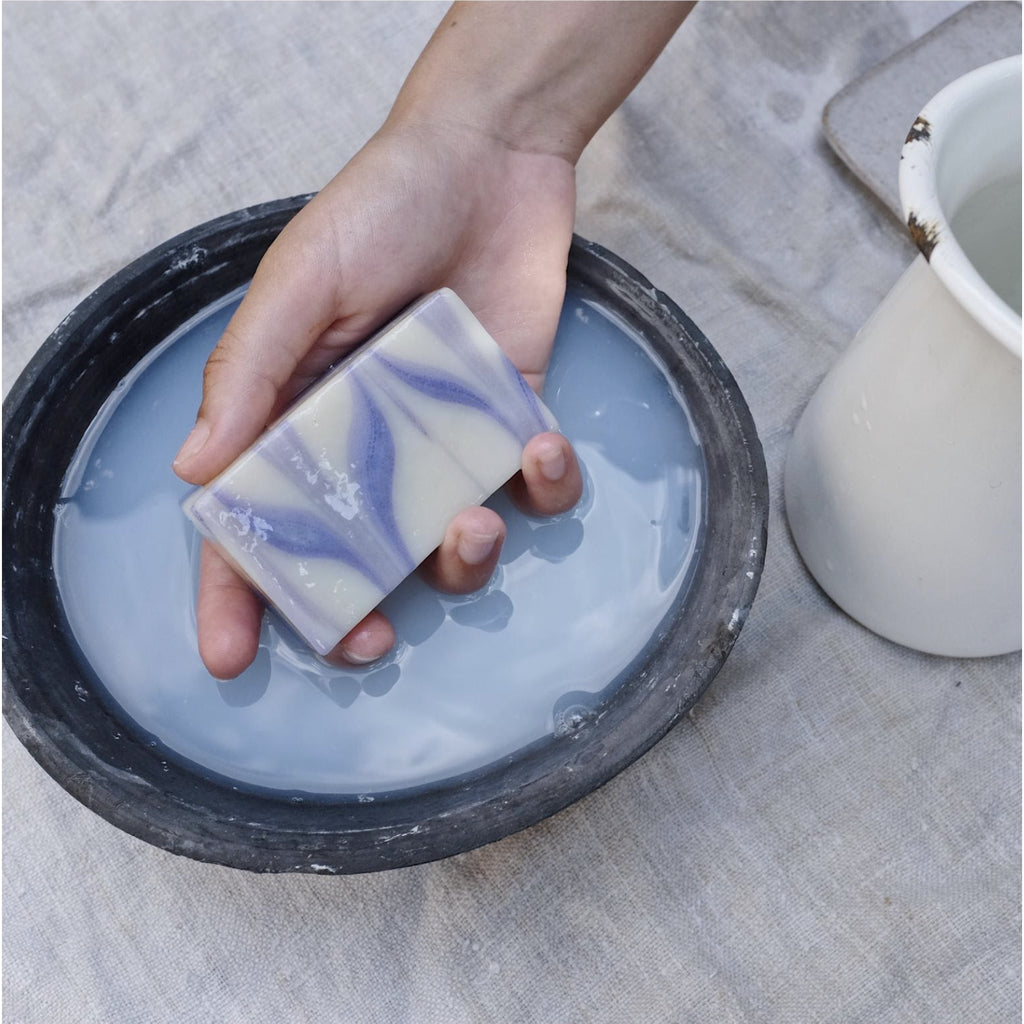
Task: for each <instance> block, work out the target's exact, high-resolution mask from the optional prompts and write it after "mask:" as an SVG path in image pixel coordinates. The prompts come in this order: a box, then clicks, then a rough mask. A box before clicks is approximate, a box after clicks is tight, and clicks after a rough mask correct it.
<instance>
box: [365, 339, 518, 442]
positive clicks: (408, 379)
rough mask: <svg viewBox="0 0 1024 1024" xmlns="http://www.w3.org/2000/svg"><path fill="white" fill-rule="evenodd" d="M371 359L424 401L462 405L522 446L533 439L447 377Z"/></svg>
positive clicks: (410, 365)
mask: <svg viewBox="0 0 1024 1024" xmlns="http://www.w3.org/2000/svg"><path fill="white" fill-rule="evenodd" d="M372 358H374V359H375V360H376V361H377V362H379V363H380V364H381V365H382V366H384V367H386V368H387V370H388V371H389V372H390V373H393V374H394V375H395V376H396V377H397V378H398V379H399V380H400V381H401V382H402V383H403V384H407V385H408V386H409V387H411V388H412V389H413V390H414V391H419V392H420V394H423V395H426V396H427V397H428V398H433V399H436V400H437V401H440V402H451V403H453V404H454V405H465V406H468V407H469V408H470V409H475V410H476V411H477V412H482V413H485V414H486V415H487V416H490V418H491V419H492V420H494V422H495V423H497V424H499V425H500V426H502V427H503V428H504V429H505V430H507V431H508V432H509V433H510V434H511V435H512V436H513V437H514V438H515V439H516V440H517V441H519V442H520V443H522V444H526V442H527V441H529V439H530V437H532V436H533V435H532V434H531V435H529V436H528V437H526V438H524V437H523V436H522V431H521V430H519V429H517V428H516V427H515V426H514V425H513V424H512V423H510V422H509V421H508V419H507V418H506V417H505V416H503V415H502V414H501V413H500V412H499V411H498V410H497V409H495V408H494V406H493V405H492V404H491V403H490V402H488V401H487V399H486V398H484V397H483V395H481V394H480V393H479V392H478V391H475V390H474V389H473V388H472V387H470V386H469V385H468V384H466V383H465V382H463V381H461V380H459V379H458V378H457V377H455V376H453V375H452V374H450V373H445V372H444V371H442V370H435V369H433V368H431V367H429V366H422V365H420V364H418V363H414V362H412V361H410V360H407V359H398V358H396V357H394V356H382V355H380V354H379V353H374V354H373V357H372Z"/></svg>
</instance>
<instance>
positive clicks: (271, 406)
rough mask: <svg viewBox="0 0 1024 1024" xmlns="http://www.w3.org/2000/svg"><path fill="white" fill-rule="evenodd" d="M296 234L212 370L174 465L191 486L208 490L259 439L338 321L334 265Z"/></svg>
mask: <svg viewBox="0 0 1024 1024" xmlns="http://www.w3.org/2000/svg"><path fill="white" fill-rule="evenodd" d="M299 216H300V217H301V214H300V215H299ZM292 224H293V225H294V224H296V221H292ZM289 228H291V225H289V227H288V228H285V230H284V232H282V234H281V235H280V237H279V238H278V239H277V241H275V242H274V244H273V245H272V246H271V247H270V249H268V250H267V253H266V255H265V256H264V257H263V260H262V261H261V262H260V265H259V267H258V268H257V270H256V274H255V276H254V277H253V281H252V284H251V286H250V287H249V291H248V292H247V293H246V296H245V298H244V299H243V300H242V303H241V305H240V306H239V307H238V309H237V310H236V312H235V315H234V316H233V317H232V318H231V321H230V322H229V323H228V325H227V327H226V328H225V330H224V333H223V335H221V338H220V340H219V341H218V343H217V347H216V348H215V349H214V350H213V352H212V353H211V355H210V358H209V360H208V361H207V363H206V368H205V370H204V371H203V400H202V404H201V405H200V407H199V413H198V415H197V417H196V423H195V426H194V427H193V429H192V431H191V433H190V434H189V436H188V437H187V438H186V439H185V442H184V444H183V445H182V446H181V450H180V451H179V452H178V454H177V456H176V458H175V460H174V463H173V469H174V472H175V473H177V474H178V476H179V477H181V478H182V479H183V480H185V481H187V482H188V483H193V484H205V483H208V482H209V481H210V480H211V479H212V478H213V477H214V476H216V475H217V474H218V473H219V472H221V470H223V469H225V468H226V467H227V466H229V465H230V464H231V463H232V462H233V461H234V459H236V458H237V457H238V456H239V455H240V454H241V453H242V452H243V451H244V450H245V449H246V448H247V447H248V446H249V445H250V444H252V442H253V441H255V440H256V438H257V437H259V435H260V434H261V433H262V431H263V430H264V428H265V427H266V426H267V423H268V421H269V419H270V418H271V416H272V415H273V413H274V412H275V410H276V406H277V405H278V401H279V397H280V395H281V392H282V390H283V389H284V388H285V385H286V384H287V382H288V381H289V379H290V378H291V377H292V375H293V373H294V372H295V369H296V367H297V366H298V365H299V362H300V361H301V360H302V359H303V357H304V356H305V355H306V353H307V352H308V351H309V350H310V349H311V348H312V347H313V345H314V344H315V343H316V341H317V339H318V338H319V337H320V336H321V335H322V334H323V333H324V332H325V331H326V330H327V328H328V327H329V326H330V325H331V323H332V322H333V321H334V319H335V312H336V309H337V305H336V296H337V290H336V287H335V285H336V277H335V275H334V274H333V273H332V272H331V270H330V267H331V266H332V265H333V261H331V260H329V259H327V258H325V257H324V256H323V255H322V251H321V250H319V249H318V247H316V246H313V245H307V244H305V242H304V239H303V233H302V231H301V230H291V231H290V230H289Z"/></svg>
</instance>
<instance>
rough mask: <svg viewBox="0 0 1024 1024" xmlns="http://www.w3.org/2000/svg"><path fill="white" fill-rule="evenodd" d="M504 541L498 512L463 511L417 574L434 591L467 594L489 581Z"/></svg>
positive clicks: (473, 509)
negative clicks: (433, 588)
mask: <svg viewBox="0 0 1024 1024" xmlns="http://www.w3.org/2000/svg"><path fill="white" fill-rule="evenodd" d="M504 540H505V524H504V523H503V522H502V520H501V516H499V515H498V513H497V512H493V511H492V510H491V509H489V508H482V507H480V506H473V507H472V508H467V509H463V511H462V512H460V513H459V514H458V515H457V516H456V517H455V518H454V519H453V520H452V522H451V525H449V527H448V530H447V532H446V533H445V537H444V540H443V541H442V542H441V546H440V547H439V548H438V549H437V550H436V551H435V552H434V553H433V554H432V555H430V557H429V558H428V559H427V560H426V561H425V562H424V563H423V565H422V566H421V568H420V574H421V575H422V576H423V577H424V578H425V579H426V580H427V582H428V583H430V585H431V586H433V587H435V588H436V589H437V590H441V591H443V592H445V593H448V594H470V593H472V592H473V591H474V590H479V589H480V588H481V587H482V586H484V585H485V584H486V583H487V581H488V580H489V579H490V578H491V575H492V574H493V573H494V567H495V566H496V565H497V564H498V556H499V555H500V554H501V545H502V543H503V541H504Z"/></svg>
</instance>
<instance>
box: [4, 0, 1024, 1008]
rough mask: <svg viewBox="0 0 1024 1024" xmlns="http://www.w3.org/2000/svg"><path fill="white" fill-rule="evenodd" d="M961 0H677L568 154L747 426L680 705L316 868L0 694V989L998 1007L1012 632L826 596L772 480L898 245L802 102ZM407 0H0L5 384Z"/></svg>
mask: <svg viewBox="0 0 1024 1024" xmlns="http://www.w3.org/2000/svg"><path fill="white" fill-rule="evenodd" d="M958 7H959V5H957V4H953V5H947V4H937V3H866V4H860V3H849V4H847V3H842V4H823V5H819V4H759V3H753V4H717V3H716V4H707V5H704V6H702V7H700V8H698V10H697V11H696V13H695V14H694V15H693V16H692V17H691V19H690V20H689V21H688V22H687V24H686V25H685V26H684V27H683V29H682V30H681V31H680V32H679V33H678V34H677V35H676V37H675V38H674V40H673V41H672V43H671V44H670V45H669V47H668V49H667V50H666V51H665V53H664V54H663V55H662V57H661V58H660V60H659V61H658V62H657V64H656V65H655V67H654V68H653V70H652V71H651V72H650V74H649V75H648V76H647V77H646V79H645V80H644V81H643V82H642V83H641V84H640V86H639V87H638V88H637V90H636V91H635V93H634V94H633V96H631V97H630V99H629V100H628V101H627V102H626V103H625V105H624V106H623V107H622V109H620V110H619V111H618V112H617V113H616V114H615V115H614V116H613V117H612V118H611V120H610V121H609V123H608V124H607V125H606V126H605V127H604V128H603V129H602V131H601V132H600V134H599V135H598V137H597V138H596V139H595V141H594V142H593V144H592V146H591V147H590V149H589V150H588V151H587V152H586V153H585V154H584V157H583V159H582V161H581V164H580V168H579V213H578V225H577V226H578V230H579V232H580V233H581V234H582V235H584V236H585V237H588V238H591V239H594V240H595V241H598V242H600V243H602V244H603V245H605V246H607V247H608V248H610V249H612V250H613V251H615V252H617V253H619V254H620V255H621V256H623V257H624V258H625V259H627V260H628V261H630V262H631V263H633V264H634V265H635V266H636V267H638V268H639V269H640V270H641V271H642V272H643V273H644V274H646V275H647V276H648V277H649V278H650V279H651V280H652V281H653V282H654V284H656V285H657V286H658V287H659V288H661V289H663V290H664V291H666V292H668V293H669V294H670V295H671V296H672V297H673V298H674V299H676V301H677V302H679V304H680V305H681V306H682V307H683V308H684V309H685V310H686V311H687V312H688V313H689V314H690V315H691V316H692V317H693V319H694V320H695V321H696V322H697V324H698V325H700V327H701V328H702V329H703V330H704V331H705V333H706V334H707V335H708V337H709V338H710V339H711V341H712V343H713V344H714V345H715V346H716V348H717V349H718V351H719V352H720V353H721V354H722V356H723V357H724V359H725V360H726V362H727V363H728V365H729V366H730V368H731V369H732V371H733V373H734V374H735V376H736V378H737V379H738V381H739V384H740V386H741V388H742V389H743V391H744V393H745V395H746V397H747V399H748V402H749V404H750V406H751V409H752V412H753V415H754V418H755V420H756V422H757V425H758V428H759V431H760V434H761V437H762V439H763V442H764V447H765V455H766V458H767V464H768V471H769V477H770V481H771V486H772V495H773V508H772V513H771V522H770V543H769V548H768V557H767V565H766V568H765V573H764V578H763V582H762V584H761V590H760V593H759V595H758V598H757V601H756V603H755V605H754V608H753V611H752V613H751V615H750V618H749V621H748V622H747V624H746V626H745V628H744V630H743V633H742V636H741V637H740V640H739V642H738V644H737V646H736V648H735V650H734V651H733V653H732V655H731V657H730V658H729V660H728V662H727V663H726V665H725V668H724V669H723V671H722V672H721V674H720V675H719V677H718V679H717V680H716V682H715V683H714V685H713V686H712V688H711V690H710V691H709V692H708V693H707V694H706V696H705V698H704V699H703V700H702V701H701V703H700V704H699V705H698V706H697V708H696V709H695V710H694V711H693V712H692V713H691V714H690V715H689V716H688V718H687V719H686V720H684V721H683V722H682V723H681V724H680V726H679V727H678V728H676V729H675V730H674V731H673V732H672V733H671V734H670V735H669V736H668V737H667V738H666V739H665V740H663V741H662V742H661V743H660V744H658V745H657V746H656V747H655V748H654V749H653V751H651V753H649V754H648V755H647V756H645V757H643V758H642V759H641V760H640V761H639V762H637V763H636V764H635V765H633V766H632V767H631V768H630V769H628V770H627V771H625V772H624V773H622V774H621V775H620V776H618V777H617V778H615V779H614V780H613V781H612V782H611V783H609V784H608V785H607V786H605V787H604V788H603V789H601V790H599V791H598V792H596V793H594V794H592V795H591V796H590V797H588V798H586V799H585V800H583V801H581V802H580V803H578V804H576V805H574V806H572V807H571V808H569V809H568V810H566V811H564V812H562V813H561V814H559V815H557V816H556V817H554V818H553V819H550V820H548V821H546V822H544V823H542V824H540V825H538V826H536V827H534V828H531V829H529V830H527V831H526V832H524V833H521V834H518V835H515V836H512V837H510V838H508V839H506V840H503V841H501V842H499V843H496V844H494V845H492V846H489V847H486V848H483V849H479V850H476V851H473V852H470V853H467V854H463V855H461V856H459V857H455V858H453V859H451V860H448V861H444V862H440V863H434V864H429V865H425V866H421V867H416V868H409V869H405V870H401V871H395V872H390V873H383V874H377V875H365V876H349V877H338V878H320V877H311V876H255V875H249V874H246V873H244V872H240V871H236V870H232V869H228V868H220V867H215V866H209V865H203V864H200V863H196V862H193V861H190V860H187V859H182V858H178V857H174V856H172V855H170V854H168V853H165V852H163V851H161V850H158V849H155V848H152V847H150V846H148V845H146V844H145V843H143V842H140V841H138V840H136V839H133V838H131V837H129V836H127V835H124V834H122V833H121V832H119V831H117V830H116V829H115V828H113V827H112V826H110V825H108V824H107V823H106V822H105V821H103V820H101V819H100V818H99V817H97V816H96V815H94V814H92V813H91V812H89V811H87V810H86V809H85V808H84V807H82V806H80V805H79V804H78V803H77V802H76V801H75V800H74V799H72V798H71V797H70V796H68V795H67V794H66V793H65V792H64V791H63V790H62V789H61V788H60V787H59V786H58V785H56V784H55V783H54V782H53V781H51V779H50V778H49V777H48V776H47V775H45V774H44V772H43V771H42V770H41V769H40V768H39V767H37V765H36V764H35V762H34V761H33V760H32V759H31V758H30V756H29V755H28V754H27V753H26V752H25V750H24V749H23V748H22V747H21V745H20V744H19V743H18V742H17V740H16V739H14V737H13V735H12V733H11V732H10V730H9V729H8V728H7V727H6V726H5V727H4V749H3V765H4V776H3V783H4V786H3V797H4V800H3V812H4V847H3V853H4V858H3V876H4V890H3V896H4V899H3V926H4V928H3V939H4V950H3V952H4V973H3V988H4V992H3V995H4V1005H3V1009H4V1020H5V1021H6V1022H10V1024H30V1022H40V1024H64V1022H69V1024H70V1022H74V1024H101V1022H103V1024H108V1022H110V1024H128V1022H137V1024H162V1022H168V1024H170V1022H173V1024H191V1022H218V1024H229V1022H231V1024H234V1022H237V1024H260V1022H268V1024H269V1022H274V1024H279V1022H305V1021H310V1022H312V1021H317V1022H320V1021H331V1020H351V1021H359V1022H363V1021H365V1022H378V1021H381V1022H384V1021H387V1022H393V1021H400V1022H401V1021H412V1022H420V1021H423V1022H433V1021H453V1022H462V1021H467V1022H476V1021H495V1022H502V1024H514V1022H518V1021H524V1022H525V1021H528V1022H562V1021H616V1022H624V1021H716V1022H717V1021H721V1022H732V1021H743V1022H753V1021H786V1022H790V1021H794V1022H812V1021H834V1022H854V1021H865V1022H870V1024H883V1022H901V1024H902V1022H907V1021H920V1022H927V1024H937V1022H946V1021H948V1022H951V1024H962V1022H974V1021H992V1022H1006V1021H1012V1020H1015V1019H1019V1012H1020V1010H1019V1003H1020V999H1019V997H1020V929H1019V919H1018V913H1017V908H1018V905H1019V892H1020V860H1019V838H1020V738H1019V734H1020V728H1019V727H1020V707H1019V696H1020V661H1019V658H1018V657H1016V656H1013V657H1004V658H995V659H986V660H978V661H966V660H951V659H941V658H935V657H926V656H923V655H919V654H916V653H914V652H912V651H909V650H906V649H903V648H901V647H898V646H896V645H894V644H892V643H889V642H887V641H885V640H882V639H880V638H878V637H877V636H874V635H872V634H871V633H869V632H868V631H867V630H865V629H863V628H862V627H861V626H859V625H857V624H856V623H855V622H853V621H851V620H850V619H849V618H847V617H846V616H845V615H843V614H842V613H841V612H840V611H839V610H838V609H837V608H836V607H835V606H834V605H832V604H831V603H830V602H829V600H828V599H827V598H826V597H825V596H824V595H823V594H822V592H821V591H820V590H819V589H818V588H817V586H816V585H815V584H814V582H813V580H812V579H811V578H810V577H809V575H808V574H807V572H806V570H805V569H804V568H803V566H802V564H801V562H800V561H799V559H798V557H797V555H796V553H795V550H794V547H793V544H792V541H791V539H790V537H789V535H788V533H787V529H786V522H785V516H784V509H783V503H782V487H781V474H782V467H783V463H784V457H785V453H786V447H787V443H788V441H789V438H790V435H791V433H792V430H793V427H794V424H795V422H796V419H797V417H798V415H799V413H800V411H801V409H802V408H803V406H804V404H805V403H806V401H807V399H808V398H809V397H810V395H811V394H812V392H813V391H814V389H815V387H816V385H817V384H818V382H819V380H820V379H821V377H822V376H823V374H824V373H825V372H826V371H827V370H828V369H829V367H830V366H831V365H832V364H833V362H834V360H835V358H836V356H837V354H838V353H839V352H840V351H841V350H842V349H843V347H844V346H845V345H846V344H847V343H848V342H849V340H850V339H851V337H852V336H853V334H854V332H855V331H856V330H857V328H858V327H859V326H860V324H861V323H862V322H863V321H864V319H865V317H866V316H867V315H868V314H869V313H870V312H871V310H872V309H873V307H874V306H875V304H876V303H877V302H878V300H879V298H880V297H881V296H882V295H883V294H884V293H885V292H886V291H887V290H888V288H889V287H890V285H891V284H892V283H893V282H894V281H895V280H896V278H897V277H898V276H899V274H900V272H901V271H902V269H903V268H904V266H905V265H906V264H907V263H908V262H909V261H910V259H911V257H912V255H913V250H912V249H911V247H910V244H909V242H908V241H907V239H906V238H905V237H904V234H903V232H902V231H901V229H900V226H899V224H898V223H897V221H896V220H895V218H893V217H892V215H891V214H890V213H889V212H888V211H887V210H886V209H885V208H884V206H883V205H882V204H881V203H880V202H878V201H877V200H876V199H875V198H874V197H873V196H871V195H870V194H869V193H867V192H866V191H865V190H864V189H863V187H862V186H861V185H859V184H858V182H857V180H856V179H855V178H854V176H853V175H852V174H850V173H849V172H848V171H847V170H846V169H845V168H844V166H843V165H842V164H841V163H840V162H839V161H838V160H837V159H836V158H835V157H834V156H833V154H832V152H831V151H830V150H829V148H828V146H827V145H826V143H825V141H824V139H823V136H822V132H821V112H822V109H823V108H824V106H825V104H826V102H827V101H828V99H829V98H830V97H831V96H832V95H833V94H834V93H835V92H836V91H837V90H838V89H840V88H841V87H842V86H844V85H846V84H847V83H848V82H850V81H851V80H853V79H855V78H856V77H857V76H858V75H860V74H862V73H863V72H865V71H866V70H868V69H869V68H870V67H872V66H873V65H874V64H876V63H877V62H879V61H881V60H882V59H884V58H886V57H888V56H889V55H891V54H893V53H895V52H897V51H899V50H900V49H901V48H902V47H904V46H905V45H906V44H908V43H909V42H911V40H913V39H914V38H916V37H918V36H920V35H921V34H922V33H924V32H926V31H927V30H929V29H930V28H931V27H932V26H934V25H935V24H937V23H938V22H940V21H942V20H943V19H945V18H947V17H948V16H950V15H951V14H953V13H954V12H955V11H956V10H957V9H958ZM443 10H444V6H443V5H438V4H435V3H424V4H407V3H394V4H341V3H338V4H330V3H328V4H306V3H294V4H292V3H288V4H285V3H282V4H257V3H252V4H248V3H217V2H214V3H201V4H200V3H195V4H138V5H134V4H122V3H100V4H93V3H80V4H79V3H76V4H57V3H43V4H20V3H8V4H5V5H4V9H3V42H4V52H3V56H4V64H3V87H4V88H3V114H4V121H3V136H4V140H3V145H4V150H3V152H4V167H3V185H4V191H3V202H4V224H3V226H4V233H3V256H4V265H3V269H4V278H3V284H4V295H3V298H4V321H3V325H4V335H3V355H4V359H5V365H4V376H5V387H6V388H9V387H10V386H11V384H12V383H13V381H14V379H15V378H16V376H17V374H18V373H19V372H20V370H21V368H22V367H23V366H24V364H25V363H26V361H27V360H28V358H29V357H30V356H31V354H32V353H33V352H34V351H35V349H36V348H37V347H38V346H39V345H40V344H41V343H42V342H43V341H44V340H45V338H46V337H47V335H48V334H49V332H50V331H51V330H52V329H53V328H54V327H55V326H56V325H57V324H58V323H59V322H60V320H61V319H62V318H63V317H64V316H65V314H66V313H68V312H69V311H70V310H71V309H72V308H73V307H74V306H75V304H76V303H77V302H79V301H80V300H81V299H82V298H84V297H85V296H86V295H87V294H88V293H89V292H91V291H92V290H93V289H94V288H95V287H97V286H98V285H99V284H101V283H102V282H103V281H104V280H105V279H106V278H108V277H109V276H110V275H111V274H113V273H114V272H115V271H117V270H118V269H119V268H121V267H122V266H124V265H125V264H126V263H128V262H129V261H130V260H131V259H133V258H135V257H136V256H138V255H141V254H142V253H144V252H145V251H147V250H148V249H150V248H151V247H153V246H154V245H156V244H158V243H160V242H162V241H164V240H165V239H167V238H169V237H171V236H173V235H175V234H176V233H178V232H180V231H183V230H185V229H188V228H190V227H192V226H194V225H196V224H198V223H200V222H203V221H205V220H207V219H210V218H212V217H215V216H218V215H220V214H222V213H225V212H228V211H230V210H234V209H237V208H240V207H244V206H249V205H251V204H254V203H259V202H262V201H265V200H270V199H275V198H279V197H283V196H288V195H295V194H299V193H303V192H307V191H313V190H315V189H317V188H319V187H320V186H322V185H323V183H324V182H326V181H327V180H328V178H329V177H330V176H332V175H333V173H334V172H335V171H336V170H337V168H338V167H340V166H341V165H342V164H343V163H344V162H345V160H346V159H348V158H349V157H350V156H351V155H352V154H353V153H354V152H355V151H356V149H357V148H358V147H359V145H360V144H361V143H362V142H363V141H364V140H365V139H366V138H367V136H368V135H369V134H370V133H371V132H372V131H373V130H374V128H375V127H376V126H377V125H378V124H379V122H380V121H381V119H382V118H383V116H384V115H385V113H386V111H387V109H388V107H389V104H390V101H391V100H392V98H393V96H394V94H395V92H396V90H397V89H398V87H399V85H400V83H401V81H402V79H403V77H404V75H405V73H406V72H407V70H408V68H409V67H410V66H411V64H412V62H413V60H414V59H415V57H416V55H417V54H418V52H419V50H420V49H421V47H422V46H423V44H424V43H425V42H426V40H427V38H428V36H429V34H430V32H431V31H432V29H433V27H434V25H435V24H436V23H437V21H438V19H439V18H440V16H441V14H442V12H443ZM894 159H895V157H894Z"/></svg>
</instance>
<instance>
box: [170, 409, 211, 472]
mask: <svg viewBox="0 0 1024 1024" xmlns="http://www.w3.org/2000/svg"><path fill="white" fill-rule="evenodd" d="M209 436H210V425H209V424H208V423H207V422H206V421H205V420H197V421H196V425H195V426H194V427H193V428H192V432H191V433H190V434H189V435H188V437H186V438H185V443H184V444H183V445H182V446H181V450H180V451H179V452H178V454H177V455H175V457H174V462H173V465H175V466H177V465H178V463H179V462H187V461H188V460H189V459H191V458H192V457H193V456H194V455H198V454H199V452H200V450H201V449H202V447H203V445H204V444H206V439H207V438H208V437H209Z"/></svg>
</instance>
